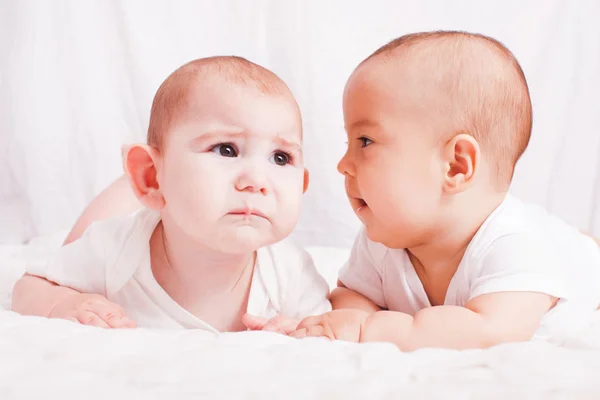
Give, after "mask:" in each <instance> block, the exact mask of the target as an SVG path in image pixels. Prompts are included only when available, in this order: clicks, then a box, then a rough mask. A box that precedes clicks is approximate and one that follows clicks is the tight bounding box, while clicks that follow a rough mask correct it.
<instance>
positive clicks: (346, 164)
mask: <svg viewBox="0 0 600 400" xmlns="http://www.w3.org/2000/svg"><path fill="white" fill-rule="evenodd" d="M337 170H338V172H339V173H340V174H342V175H345V176H354V168H353V167H352V163H351V162H350V160H349V157H348V153H346V154H344V156H343V157H342V159H341V160H340V162H338V165H337Z"/></svg>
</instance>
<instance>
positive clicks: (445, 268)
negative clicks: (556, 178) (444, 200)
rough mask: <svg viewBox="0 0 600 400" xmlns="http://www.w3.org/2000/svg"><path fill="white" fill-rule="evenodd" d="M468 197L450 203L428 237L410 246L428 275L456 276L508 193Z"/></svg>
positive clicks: (474, 194) (412, 253)
mask: <svg viewBox="0 0 600 400" xmlns="http://www.w3.org/2000/svg"><path fill="white" fill-rule="evenodd" d="M467 196H468V197H467ZM465 197H466V198H464V199H461V200H460V201H457V202H455V203H454V204H452V205H451V206H449V209H448V210H447V211H446V212H445V213H444V214H445V217H444V219H443V220H442V221H441V223H440V225H439V229H438V230H437V231H436V232H435V233H434V234H433V235H432V236H431V237H430V238H429V240H427V241H425V242H424V243H421V244H419V245H417V246H415V247H413V248H410V249H407V250H408V252H409V254H410V255H411V258H412V259H413V263H414V262H415V260H414V259H415V258H416V259H417V260H416V261H417V263H418V264H419V265H420V268H422V270H423V272H424V273H425V274H426V275H431V276H435V275H448V274H450V277H451V276H452V275H454V272H456V268H457V267H458V265H459V263H460V261H461V260H462V258H463V256H464V254H465V251H466V249H467V246H468V245H469V243H470V242H471V240H472V239H473V237H474V236H475V234H476V233H477V231H478V230H479V228H480V227H481V225H482V224H483V223H484V221H485V220H486V219H487V218H488V217H489V215H490V214H491V213H492V212H493V211H494V210H495V209H496V208H497V207H498V206H499V205H500V203H502V201H503V200H504V198H505V197H506V193H492V194H490V193H489V192H488V193H469V194H465Z"/></svg>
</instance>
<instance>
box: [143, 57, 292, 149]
mask: <svg viewBox="0 0 600 400" xmlns="http://www.w3.org/2000/svg"><path fill="white" fill-rule="evenodd" d="M199 81H216V82H217V81H220V82H224V83H225V84H230V85H241V86H244V87H249V88H255V89H258V90H259V91H260V92H261V93H264V94H287V93H291V92H290V89H289V88H288V86H287V85H286V84H285V82H283V81H282V80H281V79H280V78H279V77H278V76H277V75H275V74H274V73H273V72H271V71H269V70H268V69H266V68H264V67H261V66H260V65H258V64H255V63H253V62H251V61H248V60H246V59H245V58H242V57H237V56H215V57H207V58H200V59H197V60H193V61H190V62H188V63H187V64H184V65H182V66H181V67H179V68H178V69H177V70H175V71H174V72H173V73H171V75H169V76H168V77H167V79H166V80H165V81H164V82H163V83H162V84H161V85H160V87H159V88H158V90H157V92H156V95H155V96H154V101H153V102H152V110H151V112H150V124H149V127H148V137H147V142H148V144H149V145H150V146H153V147H156V148H158V149H160V148H161V147H162V145H163V140H164V135H165V134H166V133H167V132H168V131H169V130H170V129H171V128H172V125H173V122H174V121H176V118H177V117H178V116H179V115H180V113H181V112H182V110H183V109H185V108H186V105H187V104H188V102H189V100H190V94H191V93H192V92H193V91H194V90H195V89H196V85H195V83H196V82H199Z"/></svg>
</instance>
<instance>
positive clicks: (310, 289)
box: [27, 209, 331, 332]
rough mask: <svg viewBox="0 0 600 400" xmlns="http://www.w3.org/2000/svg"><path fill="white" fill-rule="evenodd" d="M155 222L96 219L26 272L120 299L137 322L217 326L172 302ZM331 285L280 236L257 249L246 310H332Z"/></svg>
mask: <svg viewBox="0 0 600 400" xmlns="http://www.w3.org/2000/svg"><path fill="white" fill-rule="evenodd" d="M159 221H160V214H159V213H158V212H156V211H152V210H148V209H141V210H139V211H137V212H135V213H132V214H130V215H127V216H123V217H117V218H113V219H110V220H106V221H99V222H95V223H93V224H92V225H91V226H90V227H89V228H88V229H87V230H86V231H85V233H84V235H83V236H82V237H81V238H80V239H79V240H76V241H75V242H72V243H70V244H69V245H67V246H64V247H63V248H62V249H60V250H59V252H58V254H57V255H56V256H55V257H54V258H53V259H52V260H51V261H50V262H49V263H46V264H39V263H32V264H31V265H29V266H27V272H28V273H30V274H32V275H37V276H41V277H44V278H46V279H48V280H51V281H53V282H56V283H58V284H59V285H62V286H68V287H71V288H73V289H75V290H78V291H80V292H84V293H96V294H100V295H102V296H105V297H106V298H107V299H108V300H110V301H112V302H114V303H117V304H119V305H120V306H122V307H123V308H124V309H125V311H126V312H127V315H128V316H129V317H130V318H132V319H133V320H134V321H136V323H137V325H138V326H140V327H150V328H171V329H177V328H196V329H204V330H207V331H212V332H217V331H216V330H215V329H214V328H213V327H211V326H210V325H209V324H207V323H205V322H204V321H202V320H200V319H199V318H197V317H196V316H194V315H193V314H191V313H190V312H188V311H187V310H185V309H184V308H183V307H181V306H180V305H179V304H178V303H177V302H175V301H174V300H173V299H172V298H171V297H170V296H169V295H168V294H167V293H166V292H165V291H164V289H163V288H162V287H161V286H160V285H159V284H158V282H157V281H156V279H155V278H154V275H153V273H152V269H151V267H150V244H149V242H150V237H151V236H152V233H153V232H154V230H155V228H156V226H157V224H158V223H159ZM328 294H329V287H328V285H327V283H326V281H325V280H324V279H323V278H322V277H321V276H320V275H319V273H318V272H317V270H316V269H315V266H314V264H313V261H312V258H311V257H310V256H309V255H308V253H306V252H305V251H303V250H301V249H299V248H298V247H296V246H293V245H291V244H290V243H289V241H287V240H283V241H281V242H279V243H276V244H274V245H271V246H266V247H263V248H260V249H258V250H257V257H256V264H255V268H254V275H253V277H252V284H251V288H250V293H249V297H248V309H247V311H248V312H249V313H250V314H253V315H257V316H262V317H267V318H271V317H274V316H275V315H282V316H284V317H289V318H304V317H306V316H308V315H315V314H321V313H324V312H327V311H329V310H330V309H331V306H330V304H329V301H328V300H327V296H328Z"/></svg>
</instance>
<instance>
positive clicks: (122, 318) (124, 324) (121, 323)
mask: <svg viewBox="0 0 600 400" xmlns="http://www.w3.org/2000/svg"><path fill="white" fill-rule="evenodd" d="M105 321H106V323H107V324H108V325H110V327H111V328H135V327H136V323H135V321H134V320H132V319H130V318H129V317H128V316H127V315H120V314H113V315H110V316H109V317H108V318H107V319H106V320H105Z"/></svg>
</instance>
